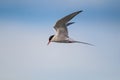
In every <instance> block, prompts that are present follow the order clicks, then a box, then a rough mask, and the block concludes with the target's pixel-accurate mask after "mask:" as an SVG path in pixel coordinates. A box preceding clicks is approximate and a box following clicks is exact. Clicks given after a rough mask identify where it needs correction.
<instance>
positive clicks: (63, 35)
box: [47, 10, 92, 45]
mask: <svg viewBox="0 0 120 80" xmlns="http://www.w3.org/2000/svg"><path fill="white" fill-rule="evenodd" d="M81 12H82V10H80V11H77V12H74V13H71V14H69V15H67V16H65V17H63V18H62V19H60V20H58V21H57V22H56V24H55V26H54V29H55V30H56V34H55V35H51V36H50V37H49V41H48V44H47V45H49V44H50V42H58V43H82V44H87V45H92V44H90V43H86V42H81V41H75V40H73V39H71V38H70V37H69V36H68V29H67V27H68V26H69V25H71V24H73V23H74V22H69V21H70V20H71V19H72V18H73V17H75V16H76V15H77V14H79V13H81Z"/></svg>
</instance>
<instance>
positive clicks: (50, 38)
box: [47, 35, 54, 45]
mask: <svg viewBox="0 0 120 80" xmlns="http://www.w3.org/2000/svg"><path fill="white" fill-rule="evenodd" d="M53 37H54V35H51V36H50V37H49V41H48V44H47V45H49V44H50V42H51V40H52V38H53Z"/></svg>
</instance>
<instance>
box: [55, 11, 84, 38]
mask: <svg viewBox="0 0 120 80" xmlns="http://www.w3.org/2000/svg"><path fill="white" fill-rule="evenodd" d="M80 12H82V10H81V11H77V12H74V13H72V14H69V15H67V16H65V17H63V18H62V19H60V20H58V21H57V22H56V24H55V26H54V28H55V30H56V31H57V33H56V34H57V35H63V36H67V37H68V30H67V26H68V25H70V24H73V23H68V22H69V21H70V20H71V19H72V18H73V17H75V16H76V15H77V14H79V13H80Z"/></svg>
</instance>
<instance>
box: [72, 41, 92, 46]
mask: <svg viewBox="0 0 120 80" xmlns="http://www.w3.org/2000/svg"><path fill="white" fill-rule="evenodd" d="M72 42H73V43H82V44H87V45H90V46H94V45H93V44H90V43H86V42H81V41H72Z"/></svg>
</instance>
